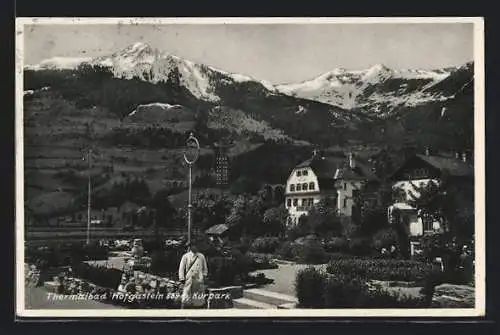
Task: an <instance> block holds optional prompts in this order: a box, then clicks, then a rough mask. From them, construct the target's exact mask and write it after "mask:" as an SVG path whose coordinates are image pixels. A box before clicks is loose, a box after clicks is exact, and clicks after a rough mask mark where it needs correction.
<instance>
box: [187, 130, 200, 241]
mask: <svg viewBox="0 0 500 335" xmlns="http://www.w3.org/2000/svg"><path fill="white" fill-rule="evenodd" d="M199 156H200V142H198V139H197V138H196V137H194V135H193V133H191V134H189V137H188V139H187V141H186V151H185V153H184V161H185V162H186V163H187V165H188V167H189V196H188V243H190V242H191V210H192V207H193V205H192V204H191V188H192V168H193V164H194V163H195V162H196V160H197V159H198V157H199Z"/></svg>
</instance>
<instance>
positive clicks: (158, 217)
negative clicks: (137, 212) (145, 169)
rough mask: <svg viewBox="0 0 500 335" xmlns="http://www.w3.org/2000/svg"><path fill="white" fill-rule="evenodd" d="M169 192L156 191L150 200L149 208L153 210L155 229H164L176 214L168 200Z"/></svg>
mask: <svg viewBox="0 0 500 335" xmlns="http://www.w3.org/2000/svg"><path fill="white" fill-rule="evenodd" d="M169 195H170V192H169V190H168V189H165V188H163V189H161V190H158V191H157V192H156V193H155V195H154V196H153V199H152V200H151V207H152V209H153V210H154V215H155V221H156V222H155V224H156V226H157V227H166V226H167V225H168V222H170V221H172V219H173V218H174V215H175V213H176V211H175V208H174V207H173V206H172V204H171V203H170V201H169V200H168V196H169Z"/></svg>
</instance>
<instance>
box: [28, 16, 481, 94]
mask: <svg viewBox="0 0 500 335" xmlns="http://www.w3.org/2000/svg"><path fill="white" fill-rule="evenodd" d="M24 38H25V39H24V41H25V44H24V49H25V50H24V51H25V52H24V57H25V64H36V63H39V62H40V61H42V60H44V59H47V58H51V57H94V56H102V55H106V54H110V53H113V52H115V51H118V50H120V49H122V48H125V47H127V46H129V45H131V44H133V43H135V42H144V43H147V44H149V45H151V46H152V47H153V48H158V49H160V50H163V51H166V52H168V53H171V54H173V55H176V56H179V57H182V58H185V59H188V60H191V61H194V62H198V63H203V64H207V65H211V66H214V67H217V68H220V69H223V70H226V71H229V72H235V73H240V74H245V75H249V76H252V77H254V78H257V79H262V80H267V81H269V82H271V83H273V84H281V83H290V82H299V81H304V80H308V79H312V78H314V77H316V76H318V75H320V74H322V73H325V72H328V71H331V70H333V69H335V68H345V69H348V70H361V69H366V68H369V67H371V66H373V65H375V64H384V65H386V66H387V67H389V68H393V69H415V68H418V69H434V68H442V67H449V66H457V65H462V64H464V63H466V62H468V61H471V60H473V24H471V23H411V24H410V23H408V24H401V23H383V24H373V23H372V24H341V23H331V24H330V23H329V24H204V25H202V24H164V25H123V24H122V25H118V24H113V25H111V24H109V25H96V24H93V25H82V24H79V25H76V24H75V25H27V26H25V33H24Z"/></svg>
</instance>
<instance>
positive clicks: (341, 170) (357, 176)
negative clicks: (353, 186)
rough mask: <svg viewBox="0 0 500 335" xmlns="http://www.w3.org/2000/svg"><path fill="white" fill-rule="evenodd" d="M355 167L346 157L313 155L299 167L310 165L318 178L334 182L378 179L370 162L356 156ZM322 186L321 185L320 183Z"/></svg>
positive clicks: (298, 166)
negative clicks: (350, 165) (350, 164)
mask: <svg viewBox="0 0 500 335" xmlns="http://www.w3.org/2000/svg"><path fill="white" fill-rule="evenodd" d="M355 163H356V164H355V167H354V168H351V167H349V165H348V160H347V159H346V158H345V157H328V156H326V157H324V156H313V157H311V158H309V159H308V160H306V161H304V162H302V163H300V164H299V165H297V166H296V169H297V168H299V169H300V168H305V167H310V168H311V169H312V170H313V172H314V173H315V174H316V176H317V177H318V180H319V181H320V183H321V181H323V182H328V181H330V182H328V183H329V184H330V183H332V182H333V181H334V180H340V179H344V180H376V179H377V177H376V176H375V174H374V173H373V172H372V169H371V167H370V166H369V164H368V163H365V162H363V161H362V160H360V159H358V158H355ZM332 185H333V184H332ZM320 186H321V185H320Z"/></svg>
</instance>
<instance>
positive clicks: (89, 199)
mask: <svg viewBox="0 0 500 335" xmlns="http://www.w3.org/2000/svg"><path fill="white" fill-rule="evenodd" d="M87 160H88V161H89V181H88V196H87V245H88V244H90V207H91V200H92V198H91V194H92V180H91V172H92V149H89V151H88V154H87Z"/></svg>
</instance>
